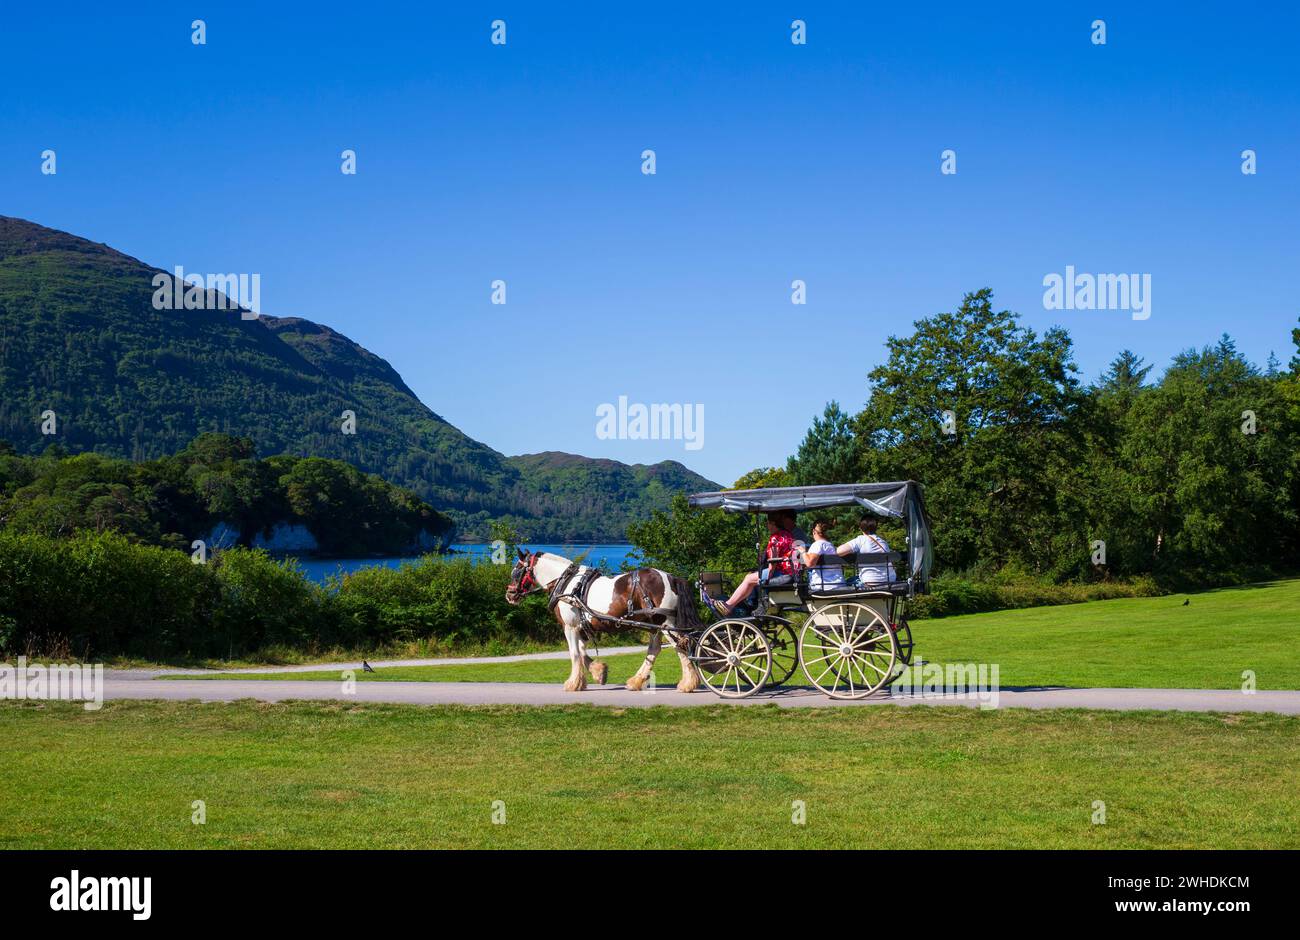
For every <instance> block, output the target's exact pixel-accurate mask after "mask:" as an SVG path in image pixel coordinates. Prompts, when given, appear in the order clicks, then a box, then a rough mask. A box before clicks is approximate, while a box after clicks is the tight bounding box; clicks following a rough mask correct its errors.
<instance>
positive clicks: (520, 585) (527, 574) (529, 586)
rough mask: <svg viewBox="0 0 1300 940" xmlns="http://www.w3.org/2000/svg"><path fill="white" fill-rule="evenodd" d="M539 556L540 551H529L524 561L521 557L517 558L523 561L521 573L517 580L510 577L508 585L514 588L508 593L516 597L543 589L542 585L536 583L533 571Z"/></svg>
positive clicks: (525, 595)
mask: <svg viewBox="0 0 1300 940" xmlns="http://www.w3.org/2000/svg"><path fill="white" fill-rule="evenodd" d="M539 557H541V552H530V553H529V555H528V558H527V560H526V561H525V559H523V558H521V559H519V560H520V561H523V562H524V570H523V573H522V574H520V575H519V578H518V581H517V582H516V580H515V579H514V578H511V579H510V586H511V587H513V588H515V590H513V591H511V592H510V593H512V594H514V596H515V597H516V598H521V597H527V596H528V595H529V594H536V593H537V592H538V591H541V590H543V588H542V586H541V585H540V584H538V583H537V575H536V573H535V572H534V571H533V569H534V568H535V567H537V559H538V558H539Z"/></svg>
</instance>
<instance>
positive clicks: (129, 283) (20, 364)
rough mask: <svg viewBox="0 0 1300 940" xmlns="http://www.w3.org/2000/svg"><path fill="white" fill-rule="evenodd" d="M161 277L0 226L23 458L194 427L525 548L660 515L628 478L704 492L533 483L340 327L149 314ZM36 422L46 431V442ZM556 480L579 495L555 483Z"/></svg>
mask: <svg viewBox="0 0 1300 940" xmlns="http://www.w3.org/2000/svg"><path fill="white" fill-rule="evenodd" d="M158 273H160V272H159V270H158V269H156V268H153V267H150V266H149V265H146V264H144V263H142V262H140V261H137V260H136V259H134V258H131V257H128V256H127V255H124V254H122V253H121V252H118V251H115V250H114V249H112V248H109V247H107V246H105V245H101V244H96V243H93V242H90V241H87V240H85V239H82V238H78V237H76V236H73V235H69V234H67V233H64V232H58V231H54V230H52V229H48V228H44V227H43V226H40V225H36V224H33V223H31V222H27V221H24V220H21V219H14V218H8V217H3V216H0V389H3V394H2V395H0V439H3V440H6V441H8V442H9V443H10V444H11V445H12V446H13V448H14V450H15V451H16V452H17V453H19V454H29V455H35V454H40V453H42V452H44V450H45V449H46V447H48V446H49V445H50V444H51V443H57V444H58V445H59V446H61V447H63V448H64V449H65V450H66V451H67V452H69V453H80V452H85V451H91V452H95V453H100V454H106V455H110V456H116V457H125V458H129V459H131V460H136V461H140V460H148V459H156V458H161V457H165V456H168V455H172V454H176V453H179V452H180V451H182V450H183V449H184V448H185V447H186V446H187V445H188V444H189V442H190V441H191V440H192V439H193V438H195V437H196V436H197V435H199V434H201V433H204V432H220V433H225V434H232V435H236V436H246V437H249V438H251V439H252V440H253V442H254V443H255V445H256V448H257V451H258V453H259V454H262V455H263V456H271V455H275V454H280V453H285V454H293V455H299V456H304V457H322V458H330V459H335V460H343V461H346V462H348V463H349V464H351V465H353V466H354V467H356V468H358V469H359V470H361V471H363V472H367V473H375V474H378V475H380V476H381V477H383V478H384V479H385V480H388V481H390V482H392V483H396V484H398V485H400V486H404V487H406V488H408V489H410V490H412V491H413V492H414V493H416V494H417V495H418V496H420V497H421V498H422V499H424V500H427V501H428V502H429V503H430V504H432V505H433V506H434V507H435V508H436V509H439V510H442V511H445V512H448V513H450V514H451V515H452V516H453V517H455V518H456V519H457V520H458V521H459V522H460V523H461V524H462V528H463V529H465V530H466V531H465V532H464V534H466V535H486V534H487V533H486V525H485V521H486V520H487V519H490V518H501V517H510V518H512V519H514V520H516V521H517V523H518V524H519V528H520V531H521V532H523V533H524V534H525V535H527V536H528V537H529V538H533V539H552V538H556V537H560V536H561V535H568V536H572V537H575V538H592V539H601V538H604V539H621V538H622V537H623V531H624V528H625V527H626V524H627V522H628V521H630V520H631V519H633V518H636V517H638V516H642V515H645V514H646V513H647V512H648V511H649V509H651V508H653V507H656V506H662V505H666V499H667V498H666V496H665V495H664V490H663V488H662V487H653V486H652V487H651V488H650V489H648V490H646V491H644V492H643V491H641V490H640V489H637V488H636V486H635V484H636V483H637V481H638V480H640V479H646V480H654V479H661V480H662V479H668V478H680V479H682V480H688V479H691V478H693V479H695V480H699V481H700V485H701V486H702V487H705V488H707V486H709V485H712V484H710V483H709V481H705V480H703V479H702V478H699V477H695V475H694V474H690V473H689V471H685V470H684V468H680V467H679V466H678V465H675V464H665V465H659V467H651V468H631V467H628V468H624V470H622V471H620V470H617V469H615V468H617V467H622V466H623V465H621V464H613V465H612V466H611V465H610V462H599V463H600V466H599V467H598V468H594V467H593V468H591V469H590V470H589V471H588V470H586V469H584V461H586V458H581V457H574V458H571V459H569V460H567V461H566V462H565V468H564V469H563V470H557V469H555V468H547V467H537V468H536V469H538V470H539V472H541V474H542V476H541V478H539V479H537V480H533V479H531V478H530V477H529V476H528V474H529V472H530V471H531V470H532V469H534V464H532V463H530V462H529V461H528V460H527V459H526V458H521V459H520V461H521V462H516V461H511V460H508V459H507V458H506V457H505V456H504V455H503V454H501V453H499V452H497V451H496V450H493V449H492V448H491V447H488V446H486V445H484V444H481V443H479V442H478V441H475V440H473V439H472V438H470V437H468V436H467V435H465V434H463V433H462V432H461V431H459V430H458V429H457V428H455V427H453V426H452V425H451V424H449V423H448V422H447V421H445V420H443V418H441V417H440V416H439V415H437V414H435V413H434V412H433V411H432V410H430V409H429V408H428V407H426V406H425V405H424V404H423V403H422V402H420V400H419V399H418V398H416V397H415V395H414V394H413V393H412V392H411V390H410V389H409V388H408V387H407V386H406V384H405V383H404V382H403V381H402V379H401V377H400V376H399V375H398V374H397V373H396V372H395V371H394V370H393V368H392V367H391V366H390V365H389V364H388V363H387V362H386V361H385V360H384V359H382V358H380V357H379V356H376V355H375V354H374V353H372V352H370V351H369V350H366V349H365V348H363V347H361V346H359V345H357V344H356V343H354V342H352V341H351V340H349V339H348V338H347V337H345V336H343V335H342V334H340V333H337V332H335V331H334V330H331V329H330V328H329V327H326V326H321V325H319V324H316V323H312V322H310V321H308V320H303V319H299V318H296V317H288V318H277V317H271V316H262V317H260V318H257V319H252V320H244V319H241V317H240V314H239V312H238V311H237V310H204V309H197V310H158V309H155V308H154V305H153V303H152V300H153V293H154V286H153V283H152V279H153V277H154V276H155V275H156V274H158ZM46 411H52V412H54V415H55V419H56V422H57V425H56V427H57V432H56V433H55V434H53V435H46V434H43V433H42V420H41V415H42V414H43V413H44V412H46ZM344 411H351V412H353V413H355V416H356V433H355V434H345V433H343V432H342V427H343V412H344ZM565 473H569V474H572V475H573V476H574V479H575V480H576V479H581V480H582V484H581V485H580V486H579V485H576V484H575V483H574V482H573V481H569V482H565V481H562V480H561V479H560V478H559V477H561V476H563V475H564V474H565ZM557 474H558V475H557ZM605 485H608V486H609V489H606V490H603V491H597V492H592V491H590V490H589V489H586V488H587V487H591V486H596V487H600V486H605ZM579 490H582V491H584V492H585V493H586V495H587V496H588V497H589V499H588V500H587V501H586V502H584V503H582V504H579V503H575V502H574V501H573V500H572V499H571V498H569V496H571V495H572V494H573V493H575V492H578V491H579ZM561 494H567V495H561ZM571 507H572V508H573V509H575V510H576V513H577V514H576V515H575V514H573V513H570V508H571Z"/></svg>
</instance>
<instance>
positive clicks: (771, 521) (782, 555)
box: [700, 513, 794, 617]
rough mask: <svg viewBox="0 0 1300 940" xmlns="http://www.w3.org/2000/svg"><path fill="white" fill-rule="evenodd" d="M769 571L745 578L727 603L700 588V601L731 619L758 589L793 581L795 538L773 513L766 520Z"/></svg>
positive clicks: (750, 574) (757, 572)
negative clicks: (759, 586) (792, 558)
mask: <svg viewBox="0 0 1300 940" xmlns="http://www.w3.org/2000/svg"><path fill="white" fill-rule="evenodd" d="M767 531H768V539H767V552H766V555H767V559H768V563H767V567H766V568H764V569H763V570H762V571H751V572H750V573H749V574H747V575H745V577H744V580H742V581H741V582H740V586H739V587H737V588H736V590H735V591H734V592H733V593H732V595H731V597H730V598H729V599H728V600H727V601H726V602H725V603H724V602H723V601H720V600H718V599H717V598H714V597H710V596H709V595H708V593H706V592H705V590H704V588H703V587H701V588H700V600H702V601H704V603H705V604H707V605H708V606H709V608H710V609H711V610H712V611H713V612H714V613H715V614H717V615H718V616H720V617H730V616H731V612H732V611H733V610H735V609H736V607H737V606H738V605H739V604H740V603H741V602H742V601H744V600H745V599H746V598H747V597H749V595H750V594H752V593H753V592H754V588H755V586H757V585H758V584H759V583H760V582H761V583H763V584H769V583H772V582H775V583H777V584H780V583H781V582H782V581H786V582H788V581H789V580H790V560H789V557H790V553H791V552H792V551H793V550H794V536H793V535H791V534H790V532H789V531H788V530H787V529H783V528H781V525H780V523H778V522H777V517H776V515H775V514H774V513H769V514H768V517H767Z"/></svg>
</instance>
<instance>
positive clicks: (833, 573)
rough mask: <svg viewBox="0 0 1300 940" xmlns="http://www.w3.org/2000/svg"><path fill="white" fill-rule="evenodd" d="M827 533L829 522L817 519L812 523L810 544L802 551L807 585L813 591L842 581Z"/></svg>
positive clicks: (842, 575)
mask: <svg viewBox="0 0 1300 940" xmlns="http://www.w3.org/2000/svg"><path fill="white" fill-rule="evenodd" d="M829 533H830V523H829V522H827V521H826V520H825V519H818V520H817V522H816V523H815V524H814V525H813V531H812V534H813V542H812V545H810V546H808V550H807V551H806V552H804V553H803V563H804V564H805V565H806V566H807V567H808V587H809V588H810V589H811V590H814V591H816V590H819V589H821V588H828V587H833V586H835V585H840V584H843V583H844V572H843V571H842V570H841V569H840V559H839V556H838V555H837V554H836V548H835V543H833V542H831V541H830V540H829V539H827V538H826V536H827V535H828V534H829Z"/></svg>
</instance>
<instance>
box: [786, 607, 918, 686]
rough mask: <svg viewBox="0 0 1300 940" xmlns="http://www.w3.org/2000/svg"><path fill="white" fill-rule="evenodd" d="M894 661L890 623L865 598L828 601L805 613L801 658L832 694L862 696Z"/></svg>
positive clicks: (889, 672) (895, 647)
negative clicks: (860, 600) (860, 601)
mask: <svg viewBox="0 0 1300 940" xmlns="http://www.w3.org/2000/svg"><path fill="white" fill-rule="evenodd" d="M897 661H898V637H897V636H896V635H895V632H894V629H893V627H891V626H890V625H889V623H888V622H887V621H886V620H885V619H884V618H883V617H881V616H880V615H879V614H878V613H876V612H875V611H874V610H872V609H871V608H870V607H868V606H866V605H865V604H857V603H853V602H845V603H840V604H828V605H827V606H825V607H822V608H819V609H818V610H817V611H816V612H815V613H812V614H809V615H808V622H807V623H806V624H805V625H804V628H803V633H802V634H801V635H800V637H799V664H800V665H801V666H803V672H804V675H805V676H807V677H808V681H809V682H811V683H812V684H813V685H815V686H816V687H817V688H818V689H820V690H821V691H822V692H825V693H826V694H827V695H829V696H830V697H831V698H850V699H853V698H863V697H865V696H868V695H870V694H872V693H873V692H876V691H878V690H879V689H880V688H881V687H883V686H884V684H885V683H886V682H888V681H889V679H890V678H891V677H892V675H893V672H894V666H895V664H896V663H897Z"/></svg>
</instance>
